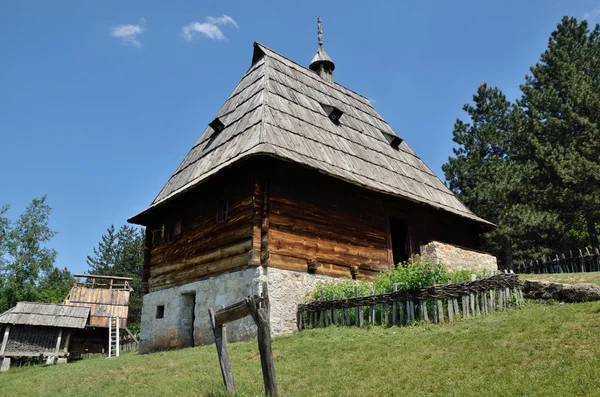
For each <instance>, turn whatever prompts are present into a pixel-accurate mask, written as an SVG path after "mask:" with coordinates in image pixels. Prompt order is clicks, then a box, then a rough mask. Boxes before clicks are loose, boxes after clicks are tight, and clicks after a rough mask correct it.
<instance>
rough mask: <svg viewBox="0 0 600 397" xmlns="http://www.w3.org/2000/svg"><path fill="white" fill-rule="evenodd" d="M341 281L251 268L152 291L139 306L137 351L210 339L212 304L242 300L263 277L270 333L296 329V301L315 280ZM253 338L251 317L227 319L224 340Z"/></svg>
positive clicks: (301, 299)
mask: <svg viewBox="0 0 600 397" xmlns="http://www.w3.org/2000/svg"><path fill="white" fill-rule="evenodd" d="M343 280H345V279H343V278H334V277H329V276H322V275H315V274H308V273H301V272H292V271H287V270H279V269H275V268H267V267H256V268H249V269H245V270H240V271H237V272H232V273H226V274H222V275H219V276H216V277H211V278H209V279H206V280H201V281H196V282H192V283H189V284H185V285H182V286H180V287H173V288H168V289H164V290H159V291H154V292H151V293H149V294H147V295H145V296H144V304H143V307H142V326H141V333H140V353H142V354H144V353H150V352H154V351H160V350H169V349H178V348H183V347H189V346H198V345H205V344H209V343H213V342H214V337H213V333H212V330H211V327H210V318H209V316H208V309H209V308H211V307H212V308H214V309H216V310H218V309H220V308H222V307H225V306H229V305H231V304H233V303H235V302H238V301H240V300H242V299H244V298H245V297H246V296H248V295H249V294H250V293H251V292H252V291H254V292H255V293H260V292H262V291H261V290H262V283H263V281H266V282H267V288H268V291H269V298H270V302H271V312H270V316H271V331H272V333H273V335H282V334H288V333H291V332H293V331H294V330H296V309H297V306H298V303H302V302H304V300H305V297H306V293H307V292H308V291H310V290H312V289H314V288H316V287H317V286H318V285H320V284H324V283H326V282H329V281H343ZM194 303H195V307H194ZM163 305H164V316H163V318H156V313H157V307H158V306H163ZM192 311H193V313H194V316H193V324H192V315H191V313H192ZM192 327H193V331H192ZM192 332H193V344H192ZM255 337H256V325H254V321H253V320H252V318H251V317H250V316H248V317H246V318H244V319H241V320H237V321H234V322H232V323H228V324H227V339H228V340H229V341H232V342H236V341H245V340H250V339H253V338H255Z"/></svg>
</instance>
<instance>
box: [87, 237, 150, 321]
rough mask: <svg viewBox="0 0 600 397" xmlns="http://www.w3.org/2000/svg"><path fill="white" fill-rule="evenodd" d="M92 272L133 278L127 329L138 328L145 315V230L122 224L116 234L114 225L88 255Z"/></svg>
mask: <svg viewBox="0 0 600 397" xmlns="http://www.w3.org/2000/svg"><path fill="white" fill-rule="evenodd" d="M87 263H88V266H89V268H90V273H93V274H98V275H105V276H118V277H131V278H132V279H133V280H132V281H131V286H132V288H133V292H132V293H131V295H130V298H129V316H128V324H129V325H128V328H130V329H132V330H134V331H135V330H136V329H137V328H138V327H139V323H140V320H141V312H142V300H143V290H142V269H143V263H144V232H143V229H138V228H135V227H131V226H127V225H123V226H121V227H120V228H119V230H118V231H116V232H115V226H114V225H111V226H110V227H109V228H108V229H107V230H106V234H104V235H102V237H101V239H100V242H99V243H98V247H96V248H94V250H93V255H92V256H88V258H87Z"/></svg>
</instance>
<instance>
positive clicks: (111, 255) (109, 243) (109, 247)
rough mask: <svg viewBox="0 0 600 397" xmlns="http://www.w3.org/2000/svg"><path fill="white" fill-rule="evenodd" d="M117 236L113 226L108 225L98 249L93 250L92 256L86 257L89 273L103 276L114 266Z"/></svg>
mask: <svg viewBox="0 0 600 397" xmlns="http://www.w3.org/2000/svg"><path fill="white" fill-rule="evenodd" d="M117 245H118V241H117V235H116V233H115V225H110V227H109V228H108V229H106V234H103V235H102V237H101V240H100V242H99V243H98V247H96V248H94V251H93V252H94V254H93V256H90V255H88V257H87V264H88V266H89V269H90V273H92V274H98V275H103V274H106V272H107V271H108V270H109V269H110V268H111V267H112V266H113V265H114V264H115V262H116V255H117Z"/></svg>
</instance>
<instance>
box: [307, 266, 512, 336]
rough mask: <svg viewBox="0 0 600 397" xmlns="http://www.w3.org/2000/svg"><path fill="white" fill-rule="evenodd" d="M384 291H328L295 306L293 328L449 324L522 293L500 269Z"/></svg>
mask: <svg viewBox="0 0 600 397" xmlns="http://www.w3.org/2000/svg"><path fill="white" fill-rule="evenodd" d="M397 289H398V288H397V285H396V284H394V286H393V291H390V292H386V291H383V293H381V294H377V295H375V292H374V290H372V291H371V295H368V296H359V295H358V287H355V288H354V297H350V298H346V297H345V296H342V299H337V300H336V299H334V296H333V293H332V294H331V296H330V297H325V295H324V293H323V292H322V293H321V299H320V300H314V301H312V302H309V303H306V304H300V305H298V311H297V316H296V320H297V326H298V329H299V330H303V329H306V328H316V327H327V326H330V325H338V326H354V325H355V326H358V327H363V326H364V325H365V319H366V324H370V325H382V326H401V325H411V324H415V323H417V322H419V321H423V322H426V323H429V322H433V323H435V324H438V323H444V322H452V321H454V320H455V319H457V318H460V317H464V318H469V317H474V316H481V315H482V314H488V313H493V312H495V311H497V310H504V309H510V308H514V307H517V306H520V305H522V302H523V293H522V291H521V285H520V283H519V279H518V275H517V274H514V273H499V274H496V275H493V276H490V277H485V278H480V279H475V278H474V279H473V280H471V281H469V282H461V283H458V284H452V282H451V281H449V282H448V284H445V285H440V284H438V285H433V286H431V287H426V288H420V289H413V290H402V291H398V290H397Z"/></svg>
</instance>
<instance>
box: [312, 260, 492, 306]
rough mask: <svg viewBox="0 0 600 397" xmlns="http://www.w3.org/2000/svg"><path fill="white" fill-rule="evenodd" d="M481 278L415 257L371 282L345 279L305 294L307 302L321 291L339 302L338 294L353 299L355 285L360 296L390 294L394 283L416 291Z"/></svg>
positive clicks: (327, 297) (318, 295) (315, 297)
mask: <svg viewBox="0 0 600 397" xmlns="http://www.w3.org/2000/svg"><path fill="white" fill-rule="evenodd" d="M473 274H476V275H478V276H480V275H483V274H480V273H478V272H476V271H474V270H458V271H454V272H449V271H448V270H447V269H446V268H445V267H444V266H443V265H442V264H439V263H432V262H424V261H421V260H420V259H419V258H417V259H416V260H415V261H413V262H410V261H409V262H403V263H399V264H397V265H396V266H395V267H394V268H393V269H391V270H389V271H387V272H382V273H380V274H379V275H378V276H377V277H376V278H375V279H374V280H373V282H372V283H370V282H368V281H364V280H360V281H355V280H350V279H348V280H345V281H342V282H330V283H326V284H323V285H320V286H319V287H317V288H316V289H314V290H313V291H310V292H308V293H307V300H308V301H311V300H314V299H321V292H324V295H325V298H326V299H327V300H329V299H331V293H332V292H333V295H334V299H341V298H342V292H343V293H344V295H345V296H346V298H351V297H354V286H355V285H356V286H358V293H359V295H360V296H366V295H370V294H371V290H372V288H374V289H375V293H376V294H380V293H382V291H383V290H384V289H385V291H386V292H391V291H392V289H393V285H394V283H396V284H397V285H398V290H399V291H403V290H409V289H417V288H421V287H429V286H432V285H433V283H434V282H435V283H436V284H446V283H448V280H452V282H453V283H459V282H460V280H461V279H462V280H464V281H469V280H471V275H473Z"/></svg>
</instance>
